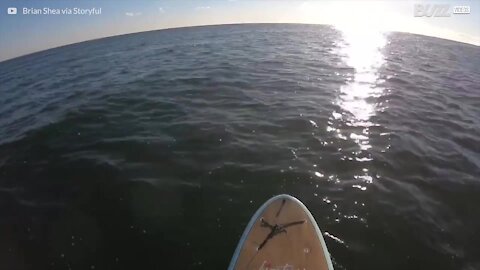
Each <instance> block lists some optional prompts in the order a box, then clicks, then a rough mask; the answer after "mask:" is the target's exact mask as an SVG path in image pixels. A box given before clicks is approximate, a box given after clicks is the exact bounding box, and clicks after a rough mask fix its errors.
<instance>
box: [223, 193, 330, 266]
mask: <svg viewBox="0 0 480 270" xmlns="http://www.w3.org/2000/svg"><path fill="white" fill-rule="evenodd" d="M228 269H229V270H267V269H268V270H276V269H278V270H280V269H281V270H297V269H299V270H333V266H332V261H331V260H330V254H329V253H328V250H327V246H326V245H325V240H324V239H323V236H322V233H321V232H320V229H319V228H318V225H317V223H316V222H315V219H314V218H313V216H312V214H311V213H310V211H308V209H307V207H305V205H304V204H303V203H302V202H300V201H299V200H298V199H296V198H295V197H292V196H290V195H285V194H284V195H278V196H275V197H273V198H271V199H270V200H268V201H267V202H266V203H264V204H263V205H262V206H261V207H260V208H259V209H258V210H257V212H256V213H255V215H254V216H253V217H252V219H251V220H250V222H249V224H248V225H247V228H246V229H245V231H244V233H243V235H242V237H241V239H240V242H239V244H238V246H237V249H236V250H235V253H234V254H233V258H232V260H231V262H230V266H229V268H228Z"/></svg>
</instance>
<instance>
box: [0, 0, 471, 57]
mask: <svg viewBox="0 0 480 270" xmlns="http://www.w3.org/2000/svg"><path fill="white" fill-rule="evenodd" d="M415 4H423V5H430V6H433V5H436V4H448V5H449V6H450V8H451V7H453V6H458V5H468V6H470V8H471V13H470V14H465V15H458V14H452V15H451V16H450V17H414V6H415ZM9 7H16V8H17V9H18V14H17V15H7V8H9ZM45 7H49V8H60V9H62V8H66V7H68V8H74V7H78V8H85V9H86V8H101V9H102V13H101V15H95V16H87V15H24V14H21V13H22V11H23V8H45ZM0 11H1V12H0V41H1V42H0V61H3V60H7V59H10V58H14V57H17V56H21V55H25V54H29V53H32V52H36V51H41V50H45V49H49V48H52V47H58V46H62V45H66V44H71V43H77V42H81V41H85V40H90V39H96V38H101V37H108V36H114V35H119V34H126V33H134V32H142V31H148V30H156V29H164V28H172V27H182V26H194V25H210V24H227V23H313V24H330V25H334V26H336V27H338V28H340V29H349V30H354V31H357V30H358V31H362V32H364V31H365V32H368V31H402V32H412V33H418V34H423V35H429V36H436V37H441V38H446V39H451V40H456V41H461V42H465V43H470V44H475V45H477V46H479V45H480V12H479V11H480V0H463V1H458V0H450V1H448V0H447V1H435V0H433V1H432V0H417V1H409V0H405V1H402V0H391V1H386V0H384V1H381V0H376V1H362V0H359V1H347V0H340V1H322V0H312V1H300V0H291V1H283V0H255V1H251V0H250V1H248V0H223V1H220V0H214V1H212V0H211V1H198V0H197V1H188V0H176V1H172V0H171V1H155V0H143V1H142V0H140V1H133V0H132V1H126V0H117V1H115V0H99V1H88V0H62V1H60V0H6V1H4V0H2V1H1V2H0ZM450 11H451V9H450Z"/></svg>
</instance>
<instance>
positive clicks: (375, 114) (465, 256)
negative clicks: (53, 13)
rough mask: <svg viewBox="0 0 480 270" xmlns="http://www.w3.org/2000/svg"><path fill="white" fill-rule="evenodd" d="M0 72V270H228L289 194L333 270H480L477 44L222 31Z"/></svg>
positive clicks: (58, 53)
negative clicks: (259, 222)
mask: <svg viewBox="0 0 480 270" xmlns="http://www.w3.org/2000/svg"><path fill="white" fill-rule="evenodd" d="M0 70H1V72H0V269H13V270H14V269H226V267H227V266H228V263H229V261H230V258H231V256H232V254H233V252H234V249H235V247H236V245H237V242H238V240H239V238H240V235H241V233H242V232H243V230H244V228H245V226H246V224H247V223H248V221H249V219H250V217H251V216H252V215H253V213H254V212H255V210H256V209H257V208H258V207H259V206H260V205H261V204H262V203H263V202H264V201H265V200H267V199H268V198H270V197H271V196H273V195H276V194H280V193H289V194H291V195H293V196H296V197H298V198H299V199H300V200H302V201H303V202H304V203H305V204H306V206H307V207H308V208H309V209H310V210H311V212H312V214H313V216H314V217H315V218H316V220H317V222H318V224H319V226H320V228H321V230H322V231H323V233H324V237H325V239H326V243H327V246H328V248H329V251H330V253H331V256H332V259H333V261H334V266H335V269H338V270H342V269H348V270H354V269H368V270H372V269H379V270H384V269H399V270H400V269H402V270H405V269H422V270H425V269H435V270H442V269H452V270H453V269H455V270H459V269H461V270H474V269H480V247H479V245H480V208H479V207H480V179H479V178H480V74H479V73H480V48H479V47H478V46H473V45H468V44H462V43H457V42H453V41H448V40H442V39H438V38H432V37H425V36H419V35H412V34H405V33H376V32H372V31H368V30H365V31H364V32H362V31H353V30H352V29H337V28H334V27H330V26H322V25H288V24H258V25H255V24H253V25H225V26H209V27H193V28H180V29H170V30H163V31H153V32H144V33H139V34H131V35H124V36H117V37H111V38H105V39H100V40H94V41H89V42H84V43H78V44H74V45H70V46H65V47H60V48H56V49H51V50H48V51H43V52H40V53H35V54H31V55H27V56H24V57H20V58H16V59H13V60H9V61H4V62H1V63H0Z"/></svg>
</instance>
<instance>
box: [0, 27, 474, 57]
mask: <svg viewBox="0 0 480 270" xmlns="http://www.w3.org/2000/svg"><path fill="white" fill-rule="evenodd" d="M255 24H257V25H269V24H276V25H281V24H288V25H323V26H330V27H334V28H335V26H334V25H332V24H322V23H295V22H286V23H276V22H262V23H256V22H242V23H222V24H197V25H186V26H177V27H167V28H159V29H153V30H146V31H138V32H130V33H123V34H118V35H111V36H105V37H99V38H92V39H86V40H82V41H78V42H73V43H67V44H62V45H59V46H55V47H51V48H48V49H43V50H38V51H34V52H30V53H26V54H22V55H18V56H14V57H12V58H7V59H4V60H0V64H3V63H5V62H9V61H13V60H16V59H19V58H23V57H27V56H30V55H34V54H38V53H43V52H47V51H50V50H55V49H60V48H63V47H68V46H73V45H77V44H81V43H87V42H93V41H98V40H102V39H108V38H115V37H121V36H127V35H135V34H141V33H149V32H156V31H167V30H175V29H183V28H195V27H209V26H229V25H255ZM384 33H406V34H412V35H417V36H424V37H431V38H437V39H441V40H447V41H451V42H457V43H461V44H465V45H471V46H475V47H480V44H474V43H468V42H464V41H459V40H453V39H448V38H442V37H437V36H429V35H425V34H418V33H412V32H406V31H384Z"/></svg>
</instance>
